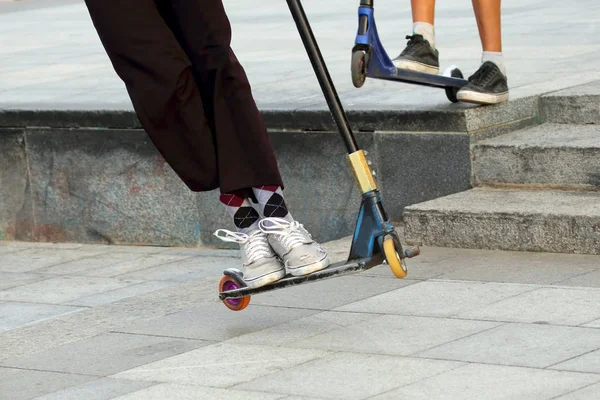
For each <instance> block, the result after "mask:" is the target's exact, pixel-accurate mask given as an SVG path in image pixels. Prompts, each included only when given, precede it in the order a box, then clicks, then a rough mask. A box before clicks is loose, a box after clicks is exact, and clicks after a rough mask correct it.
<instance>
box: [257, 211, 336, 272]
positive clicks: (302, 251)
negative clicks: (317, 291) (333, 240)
mask: <svg viewBox="0 0 600 400" xmlns="http://www.w3.org/2000/svg"><path fill="white" fill-rule="evenodd" d="M258 226H259V228H260V230H261V231H263V232H264V233H266V234H268V235H267V238H268V240H269V243H270V244H271V247H272V248H273V250H274V251H275V253H277V255H278V256H279V257H281V259H282V260H283V264H284V265H285V269H286V272H287V273H289V274H291V275H293V276H301V275H307V274H310V273H313V272H316V271H320V270H322V269H325V268H327V267H328V266H329V264H330V261H329V258H328V257H327V252H326V251H325V250H324V249H323V248H322V247H321V246H320V245H319V244H318V243H317V242H315V241H314V240H313V239H312V236H311V235H310V233H308V231H307V230H306V229H304V226H302V224H300V223H299V222H298V221H294V222H289V221H288V220H286V219H283V218H263V219H262V220H260V222H259V223H258Z"/></svg>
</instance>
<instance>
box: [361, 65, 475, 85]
mask: <svg viewBox="0 0 600 400" xmlns="http://www.w3.org/2000/svg"><path fill="white" fill-rule="evenodd" d="M367 77H369V78H372V79H381V80H386V81H396V82H404V83H411V84H415V85H422V86H429V87H439V88H448V87H453V88H457V89H460V88H462V87H463V86H465V85H466V84H467V83H468V82H469V81H467V80H465V79H461V78H453V77H450V76H444V75H434V74H426V73H424V72H416V71H410V70H406V69H397V70H396V74H395V75H391V74H389V75H388V74H381V73H369V72H367Z"/></svg>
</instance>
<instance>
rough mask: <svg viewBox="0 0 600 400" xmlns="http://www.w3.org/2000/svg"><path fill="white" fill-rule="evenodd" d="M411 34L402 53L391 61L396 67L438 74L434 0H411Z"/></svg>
mask: <svg viewBox="0 0 600 400" xmlns="http://www.w3.org/2000/svg"><path fill="white" fill-rule="evenodd" d="M411 7H412V17H413V34H412V36H407V37H406V38H407V39H408V43H407V45H406V47H405V48H404V50H403V51H402V53H400V55H399V56H398V57H396V58H395V59H394V60H392V62H393V63H394V66H395V67H396V68H398V69H408V70H411V71H417V72H424V73H427V74H438V73H439V72H440V64H439V53H438V51H437V50H436V48H435V28H434V20H435V0H411Z"/></svg>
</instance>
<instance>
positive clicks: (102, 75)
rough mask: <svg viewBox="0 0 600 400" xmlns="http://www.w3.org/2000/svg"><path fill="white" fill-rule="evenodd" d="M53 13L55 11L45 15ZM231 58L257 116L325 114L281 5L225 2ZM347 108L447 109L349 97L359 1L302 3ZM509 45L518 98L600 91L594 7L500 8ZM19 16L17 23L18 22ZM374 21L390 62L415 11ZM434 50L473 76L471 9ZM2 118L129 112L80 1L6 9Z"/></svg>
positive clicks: (0, 45) (455, 16)
mask: <svg viewBox="0 0 600 400" xmlns="http://www.w3.org/2000/svg"><path fill="white" fill-rule="evenodd" d="M51 2H54V4H57V6H55V7H49V4H50V3H51ZM224 4H225V7H226V9H227V11H228V13H229V16H230V19H231V23H232V26H233V43H232V47H233V49H234V50H235V51H236V52H237V55H238V57H239V59H240V60H241V62H242V63H243V65H244V67H245V68H246V71H247V73H248V76H249V78H250V82H251V84H252V86H253V90H254V94H255V97H256V100H257V103H258V105H259V107H260V108H261V109H281V108H283V109H310V108H315V107H316V108H321V109H322V108H325V107H326V106H325V102H324V100H323V98H322V95H321V93H320V91H319V88H318V85H317V81H316V79H315V77H314V75H313V72H312V68H311V66H310V64H309V62H308V59H307V57H306V53H305V51H304V48H303V47H302V44H301V41H300V38H299V36H298V33H297V31H296V28H295V25H294V23H293V21H292V19H291V16H290V13H289V10H288V9H287V4H286V2H285V1H284V0H270V1H262V2H252V1H248V0H224ZM303 4H304V7H305V9H306V13H307V15H308V17H309V19H310V21H311V23H312V25H313V28H314V32H315V35H316V37H317V39H318V41H319V44H320V47H321V50H322V52H323V54H324V57H325V60H326V62H327V63H328V66H329V68H330V71H331V75H332V77H333V80H334V82H335V84H336V85H337V88H338V91H339V92H340V97H341V100H342V102H343V103H344V105H345V107H347V108H348V109H361V110H364V109H414V108H416V109H431V108H438V107H442V108H448V107H465V106H464V105H451V104H450V103H449V102H448V101H447V100H446V97H445V95H444V93H443V91H441V90H438V89H430V88H422V87H417V86H412V85H406V84H399V83H395V82H382V81H376V80H370V81H367V83H366V84H365V86H364V87H363V88H361V89H356V88H354V87H353V86H352V83H351V79H350V51H351V49H352V46H353V44H354V39H355V36H356V29H357V26H358V21H357V9H358V4H359V1H358V0H352V1H349V0H328V1H316V0H304V1H303ZM502 7H503V41H504V53H505V57H506V61H507V66H508V77H509V85H510V87H511V98H512V99H516V98H519V97H524V96H530V95H538V94H542V93H546V92H550V91H553V90H558V89H562V88H566V87H570V86H575V85H578V84H583V83H587V82H590V81H593V80H597V79H598V71H597V65H598V63H599V62H600V35H599V34H598V26H599V25H598V22H599V21H598V18H599V17H598V16H599V15H600V2H598V1H597V0H577V1H569V2H566V1H564V0H545V1H540V0H503V1H502ZM15 10H20V11H15ZM376 18H377V23H378V28H379V29H380V34H381V37H382V40H383V42H384V44H385V46H386V49H387V51H388V52H389V53H390V55H391V56H392V57H395V56H396V55H397V54H399V53H400V51H401V50H402V48H403V47H404V46H405V45H406V40H405V39H404V36H405V35H406V34H408V33H410V30H411V13H410V7H409V6H408V2H406V1H401V0H389V1H382V0H379V1H377V3H376ZM436 34H437V37H436V43H437V47H438V48H439V50H440V56H441V64H442V68H443V69H445V68H446V67H448V66H450V65H452V64H456V65H458V66H460V67H461V69H462V70H463V72H464V73H465V74H466V75H467V76H468V75H470V74H471V73H472V72H473V71H474V70H475V69H476V68H477V67H478V64H479V60H480V57H481V46H480V43H479V38H478V34H477V26H476V23H475V18H474V16H473V11H472V7H471V2H470V1H468V0H446V1H440V2H439V4H438V7H437V12H436ZM0 59H2V63H0V109H1V108H9V109H10V108H12V109H37V108H42V109H64V108H67V109H92V110H96V109H118V110H123V109H126V110H130V109H131V105H130V102H129V99H128V97H127V93H126V92H125V89H124V87H123V84H122V83H121V81H120V80H119V79H118V77H117V76H116V74H115V73H114V71H113V70H112V67H111V65H110V62H109V61H108V58H107V57H106V55H105V53H104V51H103V49H102V46H101V44H100V41H99V39H98V37H97V34H96V32H95V30H94V28H93V26H92V23H91V21H90V17H89V15H88V12H87V9H86V7H85V5H84V3H83V1H82V0H79V1H76V0H24V1H19V2H9V3H0Z"/></svg>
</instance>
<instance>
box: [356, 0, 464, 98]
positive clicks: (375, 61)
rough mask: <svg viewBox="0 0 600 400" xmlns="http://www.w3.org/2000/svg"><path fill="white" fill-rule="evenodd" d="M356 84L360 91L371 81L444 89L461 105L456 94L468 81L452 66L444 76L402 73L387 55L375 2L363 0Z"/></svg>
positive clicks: (361, 3) (360, 9) (449, 96)
mask: <svg viewBox="0 0 600 400" xmlns="http://www.w3.org/2000/svg"><path fill="white" fill-rule="evenodd" d="M351 71H352V83H353V84H354V86H355V87H357V88H360V87H362V86H363V85H364V83H365V80H366V79H367V78H374V79H383V80H388V81H399V82H405V83H411V84H416V85H423V86H431V87H438V88H443V89H445V91H446V96H447V97H448V100H450V101H451V102H453V103H456V102H458V99H457V97H456V94H457V93H458V91H459V90H460V89H461V88H462V87H463V86H465V85H466V84H467V83H468V81H467V80H465V79H464V77H463V74H462V72H461V71H460V70H459V69H458V68H457V67H456V66H451V67H449V68H448V69H446V71H445V72H444V74H443V75H432V74H425V73H422V72H415V71H409V70H405V69H398V68H396V67H395V66H394V64H393V63H392V60H391V59H390V57H389V56H388V54H387V53H386V51H385V49H384V47H383V45H382V44H381V40H380V39H379V35H378V34H377V25H376V24H375V0H361V1H360V7H359V8H358V33H357V35H356V43H355V45H354V48H353V49H352V66H351Z"/></svg>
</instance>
